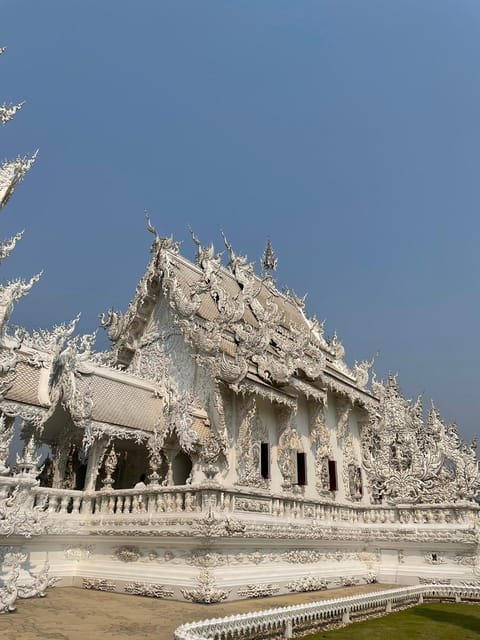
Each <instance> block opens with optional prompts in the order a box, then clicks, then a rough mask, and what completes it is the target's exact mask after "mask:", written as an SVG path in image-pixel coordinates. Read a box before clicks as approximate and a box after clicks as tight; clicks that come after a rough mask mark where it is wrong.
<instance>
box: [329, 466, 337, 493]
mask: <svg viewBox="0 0 480 640" xmlns="http://www.w3.org/2000/svg"><path fill="white" fill-rule="evenodd" d="M328 484H329V490H330V491H336V490H337V463H336V462H335V460H329V461H328Z"/></svg>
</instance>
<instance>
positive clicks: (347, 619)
mask: <svg viewBox="0 0 480 640" xmlns="http://www.w3.org/2000/svg"><path fill="white" fill-rule="evenodd" d="M387 606H388V605H387ZM342 622H343V624H350V609H345V611H344V612H343V615H342Z"/></svg>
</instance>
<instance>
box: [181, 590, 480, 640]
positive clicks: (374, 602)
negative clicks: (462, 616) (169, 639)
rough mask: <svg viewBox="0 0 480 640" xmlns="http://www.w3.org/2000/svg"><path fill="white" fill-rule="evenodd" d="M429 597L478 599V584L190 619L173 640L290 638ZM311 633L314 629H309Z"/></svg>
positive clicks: (379, 592) (457, 600) (381, 593)
mask: <svg viewBox="0 0 480 640" xmlns="http://www.w3.org/2000/svg"><path fill="white" fill-rule="evenodd" d="M424 598H428V599H452V600H455V601H456V602H460V600H462V599H468V600H480V586H475V585H471V586H469V585H467V584H466V585H461V584H459V585H433V584H430V585H421V586H418V587H402V588H399V589H389V590H387V591H376V592H373V593H372V592H371V593H366V594H362V595H357V596H350V597H346V598H336V599H334V600H323V601H320V602H312V603H309V604H301V605H297V606H291V607H281V608H277V609H266V610H265V611H258V612H255V613H244V614H238V615H233V616H228V617H225V618H213V619H211V620H201V621H198V622H190V623H188V624H184V625H182V626H181V627H179V628H178V629H177V630H176V631H175V640H227V639H228V640H229V639H230V638H262V637H276V638H278V637H283V638H293V630H294V628H295V627H300V628H302V629H306V632H308V629H309V628H313V627H314V626H315V625H318V626H319V627H321V626H323V625H327V624H332V623H335V622H343V623H348V622H351V621H352V619H353V618H362V617H365V616H367V615H368V614H371V613H376V612H380V611H383V612H385V613H390V612H391V611H393V610H395V609H399V608H405V607H409V606H414V605H416V604H420V603H422V602H423V600H424ZM312 633H313V631H312Z"/></svg>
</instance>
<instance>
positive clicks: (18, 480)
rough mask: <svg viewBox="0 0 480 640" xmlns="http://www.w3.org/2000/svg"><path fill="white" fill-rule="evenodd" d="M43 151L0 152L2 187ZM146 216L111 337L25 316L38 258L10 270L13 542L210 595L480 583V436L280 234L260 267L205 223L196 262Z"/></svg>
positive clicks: (100, 572) (2, 302) (4, 348)
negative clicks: (289, 256) (418, 385)
mask: <svg viewBox="0 0 480 640" xmlns="http://www.w3.org/2000/svg"><path fill="white" fill-rule="evenodd" d="M21 106H22V105H21V104H20V105H3V107H0V121H1V122H2V124H6V123H7V122H8V121H9V120H11V119H12V118H13V117H14V116H15V114H16V112H17V111H18V109H19V108H20V107H21ZM34 160H35V156H32V158H17V159H16V160H14V161H12V162H6V163H4V164H3V165H2V166H1V167H0V206H2V207H3V206H4V205H5V204H6V203H7V202H8V200H9V198H10V197H11V195H12V193H13V191H14V189H15V188H16V187H17V185H18V183H19V182H20V180H21V179H22V178H23V176H24V175H25V173H26V172H27V171H28V169H30V167H31V165H32V163H33V161H34ZM147 228H148V231H149V232H150V233H151V234H152V247H151V259H150V262H149V264H148V266H147V269H146V272H145V274H144V276H143V278H142V279H141V281H140V282H139V284H138V287H137V290H136V292H135V295H134V297H133V300H132V301H131V303H130V305H129V307H128V309H127V311H126V312H125V313H122V314H121V313H117V312H115V311H113V310H110V311H109V312H108V313H106V314H102V316H101V326H102V327H103V328H104V329H105V330H107V331H108V336H109V339H110V341H111V348H110V349H109V350H108V351H105V352H98V351H95V349H94V345H95V333H93V334H90V335H77V334H76V333H75V329H76V323H77V320H78V318H77V319H74V320H73V321H72V322H70V323H65V324H60V325H58V326H56V327H54V328H53V329H51V330H45V329H41V330H38V331H33V332H31V333H29V332H28V331H26V330H25V329H24V328H21V327H14V326H12V325H11V323H10V316H11V313H12V310H13V308H14V305H15V304H16V303H17V302H18V301H19V300H20V298H21V297H22V296H24V295H26V294H27V293H28V291H29V290H30V289H31V287H32V286H33V285H34V284H35V282H36V281H37V280H38V278H39V277H40V276H39V275H37V276H34V277H32V279H31V280H30V281H21V280H16V281H13V282H9V283H7V284H5V285H3V286H1V287H0V535H3V536H4V539H3V540H4V543H3V547H2V549H3V551H2V554H3V555H2V557H3V558H5V557H6V556H7V555H8V554H10V555H11V554H15V553H16V552H18V553H20V550H21V552H22V553H26V554H28V558H29V562H30V566H31V567H36V566H41V565H43V564H44V563H45V562H46V561H47V560H48V564H49V571H50V574H51V576H53V577H55V578H56V579H57V585H60V586H61V585H72V584H73V585H77V586H80V587H84V588H87V589H100V590H106V591H118V592H127V593H135V594H139V595H144V596H150V597H157V598H174V599H186V600H191V601H196V602H205V603H209V602H219V601H222V600H226V599H227V598H231V599H238V598H254V597H259V596H265V595H273V594H279V593H288V592H299V591H313V590H319V589H325V588H328V587H331V586H338V585H349V584H361V583H365V582H374V581H386V582H389V583H392V582H396V583H399V584H416V583H419V582H422V581H423V582H432V581H433V582H435V581H439V582H447V583H448V582H449V581H452V580H455V581H456V582H458V581H459V580H460V581H466V582H475V581H479V580H480V558H479V542H480V517H479V511H480V510H479V506H478V503H477V502H476V500H475V498H476V497H477V496H478V493H479V489H480V474H479V468H478V461H477V458H476V443H475V442H473V443H471V444H467V443H464V442H462V440H461V439H460V437H459V435H458V431H457V428H456V426H455V425H454V424H447V423H445V422H444V421H443V420H442V418H441V416H440V415H439V413H438V411H437V409H436V408H435V407H434V406H433V405H432V407H431V409H430V410H429V411H428V412H427V415H426V417H425V413H424V410H423V407H422V401H421V398H418V399H417V400H416V401H415V402H412V401H409V400H406V399H405V398H404V397H403V396H402V393H401V390H400V387H399V384H398V382H397V379H396V378H395V377H394V376H390V377H389V378H388V380H387V381H386V382H383V381H380V380H378V379H377V378H376V376H375V374H374V372H373V360H372V361H370V362H367V361H365V362H355V363H354V365H353V366H349V365H348V364H347V362H346V359H345V350H344V348H343V345H342V343H341V341H340V339H339V338H338V337H337V336H336V335H334V336H333V337H332V338H327V337H326V335H325V333H324V328H323V325H322V324H320V323H319V322H318V321H317V320H316V319H315V318H310V317H308V316H307V314H306V312H305V308H304V301H303V300H302V299H300V298H298V297H297V296H296V295H295V294H294V293H293V292H292V291H288V290H283V291H280V290H279V289H278V288H277V286H276V283H275V278H274V276H275V268H276V256H275V254H274V251H273V249H272V246H271V244H270V242H268V243H267V247H266V250H265V254H264V256H263V258H262V264H261V269H260V272H259V273H256V272H255V269H254V265H253V264H252V263H250V262H249V261H248V259H247V258H246V256H243V255H241V254H239V253H236V251H235V249H234V248H233V246H232V244H231V243H230V239H227V238H226V237H225V236H224V237H223V245H224V247H223V250H222V252H217V251H216V250H215V248H214V246H213V245H209V246H206V245H204V244H202V242H201V241H200V240H199V239H198V238H197V237H196V236H195V235H194V234H193V233H192V239H193V242H194V243H195V246H196V258H195V261H194V262H191V261H189V260H187V259H186V258H184V257H183V256H182V255H181V253H180V245H179V243H177V242H175V241H174V240H173V239H172V238H166V237H161V236H160V235H159V234H158V233H157V231H156V229H155V228H154V227H153V226H152V224H151V222H150V220H149V219H148V218H147ZM20 238H21V234H18V235H17V236H16V237H14V238H12V239H10V240H8V241H6V242H4V243H3V244H2V245H1V246H0V258H1V259H4V258H6V257H7V256H8V254H9V253H10V252H11V251H12V250H13V248H14V246H15V243H16V242H17V241H19V240H20ZM15 432H17V433H18V434H19V435H20V437H21V439H22V441H23V450H21V451H16V450H14V449H15V448H14V446H13V445H12V443H13V442H15V438H14V434H15ZM0 560H1V558H0Z"/></svg>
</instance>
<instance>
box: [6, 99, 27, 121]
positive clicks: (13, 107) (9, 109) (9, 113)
mask: <svg viewBox="0 0 480 640" xmlns="http://www.w3.org/2000/svg"><path fill="white" fill-rule="evenodd" d="M24 104H25V102H20V103H19V104H5V103H3V104H2V105H0V122H1V123H2V125H3V126H5V125H6V124H7V122H9V121H10V120H11V119H12V118H13V117H14V116H15V114H16V113H17V111H20V109H21V108H22V107H23V105H24Z"/></svg>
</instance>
